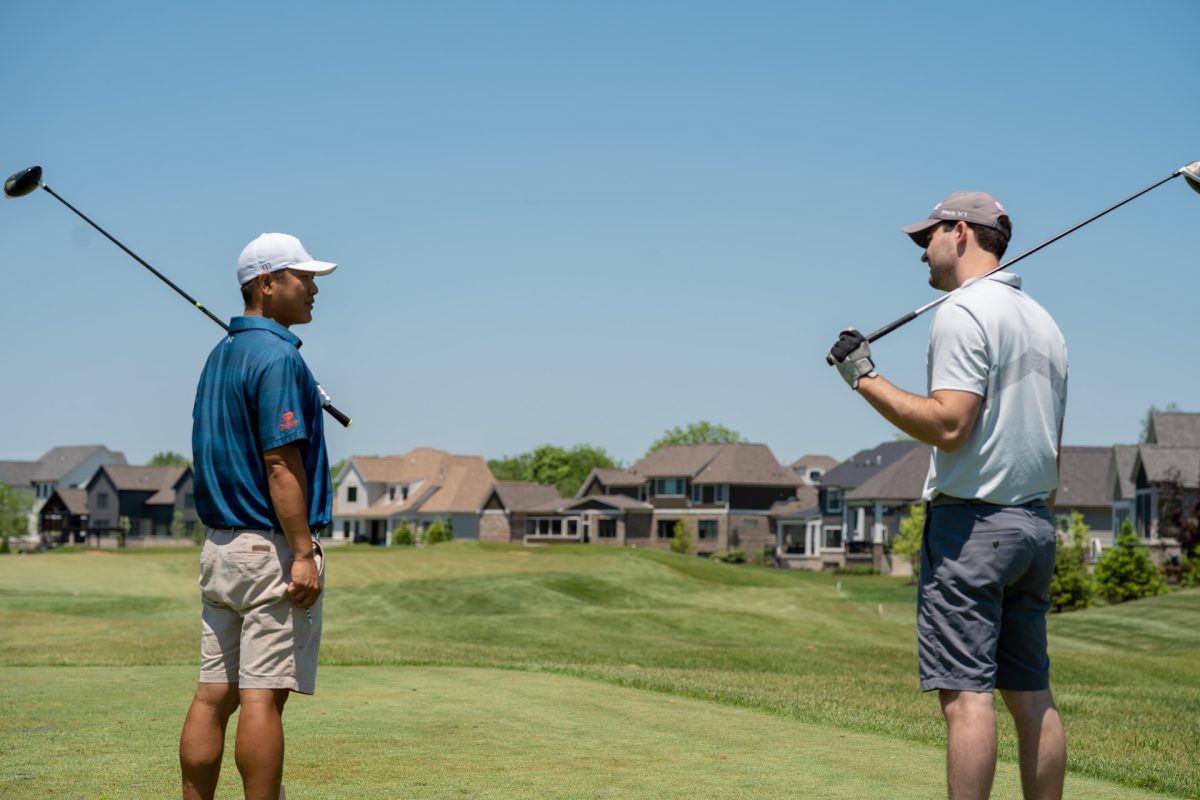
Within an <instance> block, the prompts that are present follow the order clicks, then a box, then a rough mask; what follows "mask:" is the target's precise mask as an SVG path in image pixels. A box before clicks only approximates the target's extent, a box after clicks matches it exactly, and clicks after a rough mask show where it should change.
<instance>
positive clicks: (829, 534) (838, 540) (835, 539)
mask: <svg viewBox="0 0 1200 800" xmlns="http://www.w3.org/2000/svg"><path fill="white" fill-rule="evenodd" d="M822 546H823V547H825V548H826V549H836V550H840V549H841V547H842V529H841V528H836V527H834V528H826V529H825V543H824V544H823V545H822Z"/></svg>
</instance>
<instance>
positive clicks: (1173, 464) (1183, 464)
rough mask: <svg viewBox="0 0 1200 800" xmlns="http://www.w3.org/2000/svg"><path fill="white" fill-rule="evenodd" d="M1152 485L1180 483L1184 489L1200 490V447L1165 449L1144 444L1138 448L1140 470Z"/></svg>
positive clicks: (1135, 468)
mask: <svg viewBox="0 0 1200 800" xmlns="http://www.w3.org/2000/svg"><path fill="white" fill-rule="evenodd" d="M1139 467H1140V468H1141V469H1144V470H1145V471H1146V480H1147V481H1149V482H1150V483H1178V484H1179V485H1180V486H1182V487H1183V488H1184V489H1196V488H1200V447H1164V446H1162V445H1154V444H1144V445H1142V446H1141V447H1139V448H1138V455H1137V462H1135V466H1134V470H1135V471H1136V470H1137V469H1138V468H1139Z"/></svg>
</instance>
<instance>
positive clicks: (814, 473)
mask: <svg viewBox="0 0 1200 800" xmlns="http://www.w3.org/2000/svg"><path fill="white" fill-rule="evenodd" d="M824 474H825V473H823V472H821V470H819V469H810V470H809V471H808V479H809V480H810V481H819V480H821V476H822V475H824Z"/></svg>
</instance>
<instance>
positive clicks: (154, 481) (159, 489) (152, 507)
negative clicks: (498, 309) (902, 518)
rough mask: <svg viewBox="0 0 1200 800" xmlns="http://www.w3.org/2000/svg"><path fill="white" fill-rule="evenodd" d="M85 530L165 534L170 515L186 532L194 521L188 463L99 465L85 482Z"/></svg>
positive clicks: (98, 534) (100, 533) (168, 530)
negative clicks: (86, 515)
mask: <svg viewBox="0 0 1200 800" xmlns="http://www.w3.org/2000/svg"><path fill="white" fill-rule="evenodd" d="M83 488H84V490H85V491H86V492H87V509H88V514H89V517H90V519H89V521H88V533H89V535H93V536H96V537H103V536H106V535H109V536H111V535H115V534H117V533H118V532H121V531H123V530H124V529H123V527H122V520H123V519H126V520H128V521H129V530H128V531H127V534H128V535H129V536H134V537H156V536H168V535H170V534H171V532H172V531H171V525H172V523H173V522H174V521H175V519H176V517H175V515H176V514H179V515H180V517H179V518H180V519H181V520H182V522H183V525H184V532H185V533H189V534H190V533H191V532H192V531H193V530H194V529H195V526H196V524H197V521H198V517H197V515H196V503H195V498H194V496H193V491H192V468H191V467H131V466H127V465H125V464H105V465H104V466H102V467H100V469H98V470H96V474H95V475H93V476H92V478H91V480H89V481H88V482H87V485H85V486H84V487H83Z"/></svg>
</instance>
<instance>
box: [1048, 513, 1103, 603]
mask: <svg viewBox="0 0 1200 800" xmlns="http://www.w3.org/2000/svg"><path fill="white" fill-rule="evenodd" d="M1060 519H1061V520H1062V522H1064V523H1065V525H1064V526H1063V527H1064V531H1065V532H1064V535H1063V537H1062V541H1060V542H1059V545H1058V552H1057V553H1056V554H1055V557H1054V577H1053V578H1051V579H1050V607H1051V608H1052V609H1054V611H1056V612H1058V611H1075V610H1076V609H1080V608H1087V607H1088V606H1089V605H1091V604H1092V595H1093V594H1095V589H1094V587H1093V582H1092V576H1091V575H1089V574H1088V571H1087V553H1088V533H1089V528H1088V526H1087V523H1085V522H1084V521H1083V514H1080V513H1079V512H1078V511H1072V512H1071V516H1070V517H1066V516H1064V517H1060Z"/></svg>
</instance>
